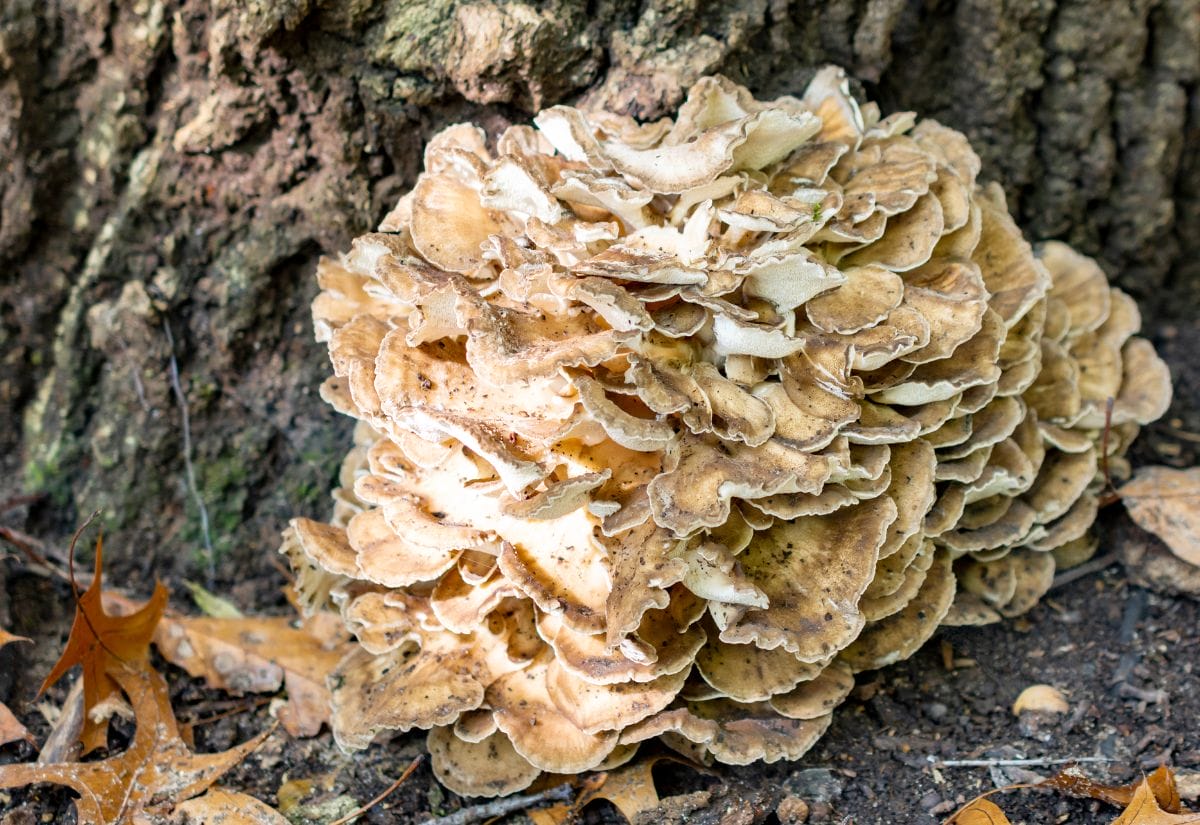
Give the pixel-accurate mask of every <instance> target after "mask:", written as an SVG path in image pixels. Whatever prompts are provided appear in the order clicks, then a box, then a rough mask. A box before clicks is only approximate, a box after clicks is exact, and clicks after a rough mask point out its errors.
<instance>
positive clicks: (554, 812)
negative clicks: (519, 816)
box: [524, 804, 573, 825]
mask: <svg viewBox="0 0 1200 825" xmlns="http://www.w3.org/2000/svg"><path fill="white" fill-rule="evenodd" d="M572 812H573V809H572V808H571V806H570V805H561V804H560V805H551V806H550V807H549V808H536V809H534V810H532V811H525V812H524V813H525V816H527V817H529V821H530V822H532V823H533V825H562V823H564V822H566V821H567V820H568V819H570V818H571V814H572Z"/></svg>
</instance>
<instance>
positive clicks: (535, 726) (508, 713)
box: [487, 660, 617, 773]
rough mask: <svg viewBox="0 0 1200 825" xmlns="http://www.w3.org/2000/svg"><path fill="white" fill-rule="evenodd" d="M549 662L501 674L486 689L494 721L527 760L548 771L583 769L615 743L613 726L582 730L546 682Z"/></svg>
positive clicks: (615, 737)
mask: <svg viewBox="0 0 1200 825" xmlns="http://www.w3.org/2000/svg"><path fill="white" fill-rule="evenodd" d="M548 673H549V671H548V665H547V662H546V661H545V660H542V661H539V662H535V663H534V664H532V665H530V666H529V667H527V668H524V669H523V670H518V671H515V672H512V673H509V674H507V675H505V676H501V677H500V678H499V679H497V680H496V681H494V682H493V683H492V684H491V685H490V686H489V687H488V689H487V700H488V704H490V705H491V706H492V710H493V712H494V713H495V716H496V725H497V726H498V727H499V728H500V730H501V731H502V732H503V733H504V734H506V735H507V736H508V738H509V739H510V740H511V741H512V744H513V748H514V749H515V750H516V752H517V753H518V754H520V755H521V756H522V757H524V758H525V759H526V760H528V761H529V762H530V763H531V764H533V765H535V766H536V767H538V768H540V769H541V770H544V771H550V772H552V773H582V772H583V771H587V770H591V769H592V768H594V767H596V766H597V765H599V764H600V763H601V762H602V761H603V760H604V758H605V757H607V756H608V754H609V753H610V752H611V751H612V749H613V748H614V747H616V744H617V733H616V731H604V732H598V733H585V732H583V731H582V730H580V729H579V728H578V727H577V726H576V725H575V724H574V723H573V722H571V720H570V719H569V718H568V717H567V716H565V715H564V714H563V713H562V711H560V710H559V709H558V707H557V706H556V705H555V703H554V701H553V700H552V699H551V697H550V693H549V688H548V685H547V676H548Z"/></svg>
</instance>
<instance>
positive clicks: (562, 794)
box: [421, 784, 572, 825]
mask: <svg viewBox="0 0 1200 825" xmlns="http://www.w3.org/2000/svg"><path fill="white" fill-rule="evenodd" d="M571 790H572V789H571V786H570V785H569V784H565V785H557V786H555V787H553V788H550V789H549V790H545V791H542V792H541V793H531V794H526V795H525V796H510V797H507V798H504V799H495V800H492V801H491V802H485V803H483V804H482V805H472V806H471V807H470V808H463V809H462V810H460V811H455V812H454V813H452V814H450V815H449V816H442V817H432V816H431V817H430V818H429V819H426V820H424V821H423V822H421V825H470V823H472V822H479V821H480V820H487V819H493V818H495V817H498V816H504V815H506V814H511V813H513V812H514V811H522V810H525V809H526V808H532V807H533V806H534V805H537V804H539V803H541V802H566V801H567V800H568V799H570V798H571Z"/></svg>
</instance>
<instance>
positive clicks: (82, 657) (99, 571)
mask: <svg viewBox="0 0 1200 825" xmlns="http://www.w3.org/2000/svg"><path fill="white" fill-rule="evenodd" d="M103 555H104V539H103V537H101V538H99V539H97V540H96V565H95V566H96V572H95V575H94V576H93V577H92V583H91V585H90V586H89V587H88V589H87V590H85V591H83V592H82V593H78V592H77V593H76V599H75V620H74V622H73V623H72V624H71V634H70V636H68V638H67V646H66V649H64V650H63V652H62V656H60V657H59V659H58V661H57V662H56V663H55V664H54V668H53V669H52V670H51V671H50V674H49V675H48V676H47V677H46V680H45V681H44V682H43V683H42V687H41V691H39V694H40V693H44V692H45V691H46V689H47V688H48V687H50V685H52V684H54V683H55V682H57V681H58V680H59V679H61V678H62V677H63V676H64V675H65V674H66V673H67V671H69V670H70V669H71V668H72V667H74V666H75V665H80V666H81V668H82V670H83V707H84V721H83V732H82V733H81V734H80V741H81V742H82V743H83V752H84V753H85V754H86V753H89V752H91V751H93V750H95V749H96V748H99V747H103V746H104V745H105V743H106V741H107V734H108V719H107V718H102V719H99V720H97V719H94V718H93V717H92V714H91V710H92V708H94V707H96V706H97V705H98V704H100V703H101V702H103V701H104V700H105V699H108V698H109V697H110V696H112V695H113V694H116V693H118V690H119V686H118V682H117V679H116V677H115V676H114V675H113V671H115V670H118V669H121V668H126V667H138V666H145V665H146V661H147V656H148V655H149V652H150V638H151V637H152V636H153V635H154V628H155V627H156V626H157V625H158V621H159V619H160V618H162V614H163V611H164V610H165V609H166V606H167V596H168V593H167V588H166V587H164V586H163V584H162V583H161V582H156V583H155V585H154V592H153V593H152V594H151V596H150V600H149V601H148V602H146V604H145V605H143V606H142V607H141V608H140V609H139V610H137V611H136V612H133V613H131V614H129V615H121V616H113V615H110V614H108V613H106V612H105V611H104V604H103V595H102V590H101V579H102V576H103V567H104V558H103ZM72 587H74V580H72Z"/></svg>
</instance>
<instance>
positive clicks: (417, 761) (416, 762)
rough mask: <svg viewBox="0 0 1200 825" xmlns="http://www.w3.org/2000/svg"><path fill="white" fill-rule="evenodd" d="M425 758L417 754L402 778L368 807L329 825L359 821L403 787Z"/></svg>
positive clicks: (388, 787)
mask: <svg viewBox="0 0 1200 825" xmlns="http://www.w3.org/2000/svg"><path fill="white" fill-rule="evenodd" d="M424 758H425V754H423V753H419V754H417V756H416V758H415V759H413V761H411V762H409V763H408V767H407V768H405V769H404V773H402V774H400V778H399V779H397V780H396V781H395V782H393V783H392V784H391V785H388V786H387V788H385V789H384V791H383V793H381V794H379V796H377V797H375V798H374V799H372V800H371V801H370V802H368V803H367V804H366V805H363V806H362V807H361V808H359V809H358V810H357V811H354V812H353V813H348V814H346V815H345V816H343V817H342V818H341V819H335V820H334V821H333V822H330V823H329V825H346V823H347V822H353V821H354V820H356V819H358V818H359V817H360V816H362V815H363V814H365V813H366V812H367V811H369V810H371V809H372V808H374V807H375V806H376V805H378V804H379V803H380V802H382V801H383V800H385V799H387V798H388V796H389V795H390V794H391V793H392V791H394V790H396V788H399V787H400V786H401V785H403V784H404V780H405V779H408V778H409V777H410V776H412V772H413V771H415V770H416V769H417V765H420V764H421V760H422V759H424Z"/></svg>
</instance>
